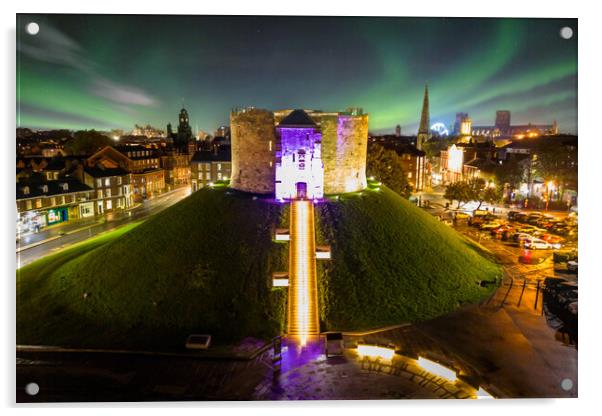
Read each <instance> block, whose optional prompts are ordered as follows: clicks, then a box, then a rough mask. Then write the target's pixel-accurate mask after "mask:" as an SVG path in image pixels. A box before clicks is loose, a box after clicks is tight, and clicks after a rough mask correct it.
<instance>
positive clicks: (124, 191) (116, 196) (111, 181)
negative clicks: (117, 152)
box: [79, 159, 134, 215]
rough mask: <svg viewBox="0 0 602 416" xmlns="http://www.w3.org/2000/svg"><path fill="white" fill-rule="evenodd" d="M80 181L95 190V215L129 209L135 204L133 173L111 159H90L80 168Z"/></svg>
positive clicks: (92, 206) (89, 206)
mask: <svg viewBox="0 0 602 416" xmlns="http://www.w3.org/2000/svg"><path fill="white" fill-rule="evenodd" d="M79 175H80V182H82V183H84V184H85V185H87V186H88V187H90V188H92V189H93V190H94V200H93V203H92V204H90V205H88V208H89V209H93V212H94V215H103V214H106V213H110V212H115V211H123V210H126V209H129V208H131V207H132V206H133V204H134V196H133V193H132V185H131V180H132V178H131V175H130V173H129V172H128V171H127V170H125V169H123V168H122V167H120V166H119V165H118V164H116V163H115V162H113V161H111V160H110V159H102V160H99V161H96V162H94V161H88V162H86V166H85V167H83V169H80V170H79Z"/></svg>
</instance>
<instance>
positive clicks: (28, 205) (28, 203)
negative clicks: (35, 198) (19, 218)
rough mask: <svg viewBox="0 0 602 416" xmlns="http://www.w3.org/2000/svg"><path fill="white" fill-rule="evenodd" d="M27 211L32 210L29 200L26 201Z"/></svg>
mask: <svg viewBox="0 0 602 416" xmlns="http://www.w3.org/2000/svg"><path fill="white" fill-rule="evenodd" d="M25 209H27V210H30V209H31V199H28V200H27V201H25Z"/></svg>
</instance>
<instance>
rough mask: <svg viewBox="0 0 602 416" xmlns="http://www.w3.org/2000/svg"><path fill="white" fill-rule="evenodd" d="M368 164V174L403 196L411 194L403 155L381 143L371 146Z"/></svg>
mask: <svg viewBox="0 0 602 416" xmlns="http://www.w3.org/2000/svg"><path fill="white" fill-rule="evenodd" d="M366 164H367V169H366V171H367V173H368V176H374V177H375V178H377V179H378V180H379V181H381V182H382V183H384V184H385V185H386V186H387V187H389V188H390V189H391V190H393V191H395V192H397V193H398V194H399V195H401V196H403V197H406V198H407V197H409V196H410V194H411V193H412V186H411V185H410V184H409V183H408V179H407V175H406V174H405V173H404V171H403V165H402V161H401V157H400V156H399V155H398V154H397V153H396V152H395V151H394V150H388V149H385V148H384V147H383V146H380V145H373V146H370V150H369V152H368V158H367V163H366Z"/></svg>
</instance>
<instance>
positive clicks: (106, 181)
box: [105, 178, 111, 186]
mask: <svg viewBox="0 0 602 416" xmlns="http://www.w3.org/2000/svg"><path fill="white" fill-rule="evenodd" d="M105 186H111V178H105Z"/></svg>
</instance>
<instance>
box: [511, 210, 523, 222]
mask: <svg viewBox="0 0 602 416" xmlns="http://www.w3.org/2000/svg"><path fill="white" fill-rule="evenodd" d="M520 213H521V212H520V211H508V219H509V220H510V221H514V220H515V219H516V215H517V214H520Z"/></svg>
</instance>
